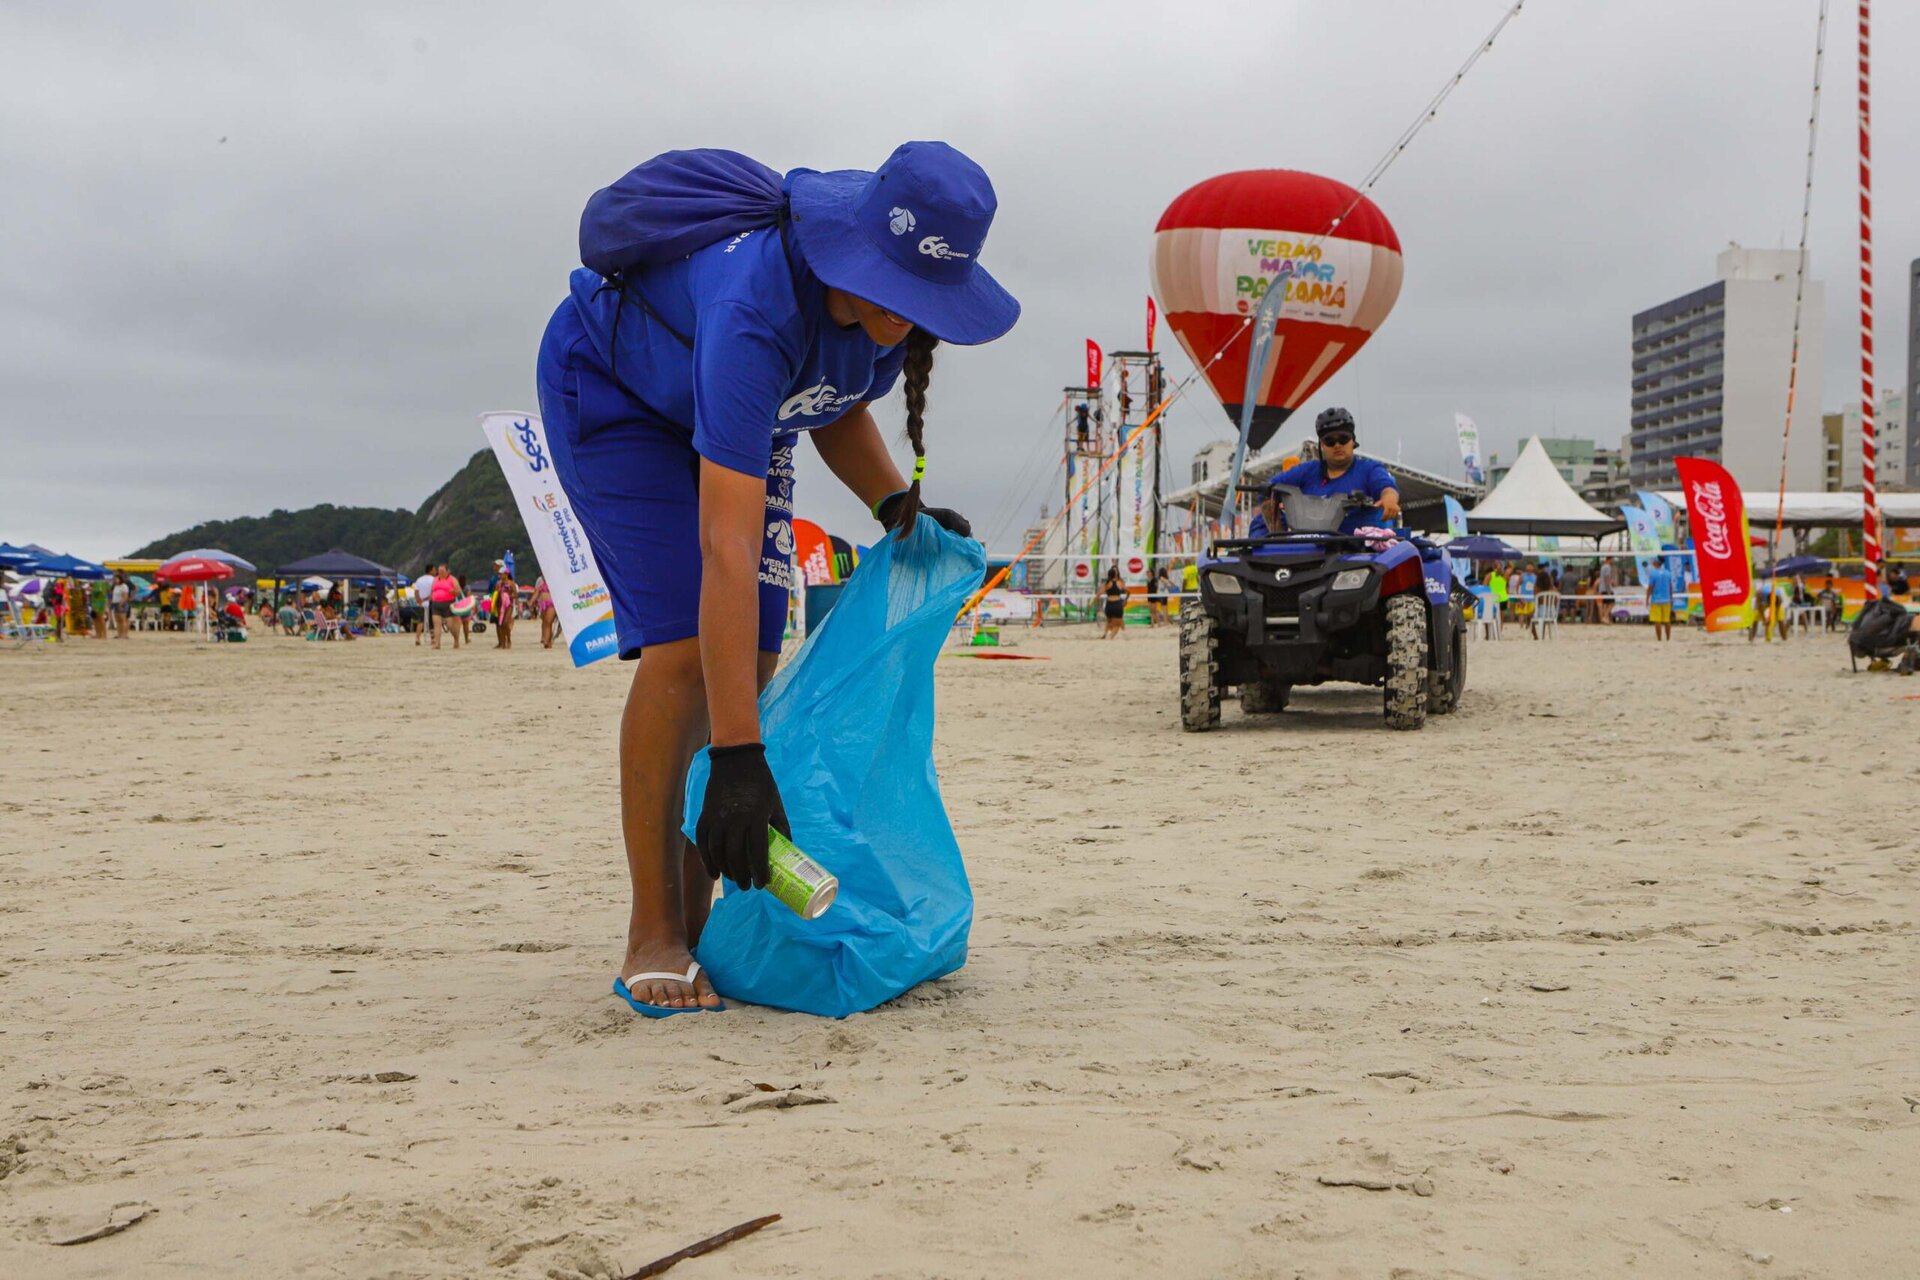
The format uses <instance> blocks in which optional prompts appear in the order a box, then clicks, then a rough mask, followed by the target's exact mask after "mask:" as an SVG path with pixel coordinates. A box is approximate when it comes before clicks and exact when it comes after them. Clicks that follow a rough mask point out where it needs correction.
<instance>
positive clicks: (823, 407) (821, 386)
mask: <svg viewBox="0 0 1920 1280" xmlns="http://www.w3.org/2000/svg"><path fill="white" fill-rule="evenodd" d="M865 394H866V389H865V388H864V387H863V388H861V389H860V390H859V391H854V392H850V393H848V394H846V395H841V394H840V388H838V387H836V386H834V385H833V384H832V383H831V382H819V383H815V384H814V385H813V386H811V387H808V388H807V389H806V390H805V391H797V392H795V393H794V394H793V395H791V396H789V397H787V402H786V403H785V404H783V405H781V406H780V421H782V422H785V421H786V420H787V419H788V418H791V417H794V416H795V415H803V416H805V417H809V418H815V417H818V416H820V415H821V414H823V413H831V414H834V415H836V416H837V415H838V414H839V412H840V411H841V410H842V409H845V408H846V407H847V406H848V405H850V404H852V403H853V402H854V401H856V400H858V399H859V398H860V397H861V396H862V395H865Z"/></svg>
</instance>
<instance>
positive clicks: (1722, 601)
mask: <svg viewBox="0 0 1920 1280" xmlns="http://www.w3.org/2000/svg"><path fill="white" fill-rule="evenodd" d="M1674 466H1675V467H1677V468H1679V471H1680V487H1681V488H1682V489H1684V490H1685V491H1686V494H1687V521H1688V523H1689V524H1690V525H1691V526H1692V529H1693V551H1694V555H1695V556H1696V557H1697V558H1698V560H1699V568H1700V581H1699V589H1700V596H1701V600H1702V603H1703V604H1704V606H1705V608H1706V614H1707V630H1709V631H1741V630H1744V629H1746V628H1747V627H1750V626H1752V625H1753V621H1754V614H1753V559H1752V554H1751V546H1752V543H1751V542H1750V540H1749V538H1748V534H1747V504H1746V500H1745V499H1744V498H1743V497H1741V495H1740V486H1739V485H1737V484H1735V483H1734V482H1733V477H1732V476H1730V475H1728V474H1727V469H1726V468H1725V467H1723V466H1721V465H1720V464H1719V463H1717V462H1708V461H1707V460H1706V459H1705V458H1676V459H1674Z"/></svg>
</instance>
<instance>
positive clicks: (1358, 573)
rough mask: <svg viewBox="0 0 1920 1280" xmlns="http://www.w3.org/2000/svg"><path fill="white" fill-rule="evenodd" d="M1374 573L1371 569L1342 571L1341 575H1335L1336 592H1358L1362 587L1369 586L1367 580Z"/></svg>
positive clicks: (1334, 587)
mask: <svg viewBox="0 0 1920 1280" xmlns="http://www.w3.org/2000/svg"><path fill="white" fill-rule="evenodd" d="M1372 573H1373V570H1371V569H1342V570H1341V571H1340V572H1339V573H1336V574H1334V575H1333V589H1334V590H1335V591H1358V590H1359V589H1360V588H1361V587H1364V586H1366V585H1367V578H1368V577H1369V576H1371V575H1372Z"/></svg>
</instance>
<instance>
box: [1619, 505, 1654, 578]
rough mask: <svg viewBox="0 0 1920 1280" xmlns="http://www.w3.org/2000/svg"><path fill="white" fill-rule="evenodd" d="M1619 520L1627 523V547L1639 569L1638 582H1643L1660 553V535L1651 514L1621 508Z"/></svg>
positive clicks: (1626, 507)
mask: <svg viewBox="0 0 1920 1280" xmlns="http://www.w3.org/2000/svg"><path fill="white" fill-rule="evenodd" d="M1620 518H1621V519H1623V520H1625V521H1626V522H1627V546H1628V548H1629V549H1631V550H1632V552H1633V562H1634V564H1635V565H1636V566H1638V567H1639V570H1640V580H1641V581H1642V582H1645V581H1646V580H1647V573H1648V571H1650V570H1651V569H1652V568H1653V562H1654V560H1655V559H1656V558H1657V557H1658V555H1659V552H1660V534H1659V531H1658V530H1657V529H1655V528H1654V523H1653V513H1652V512H1650V511H1645V510H1642V509H1641V508H1639V507H1628V506H1622V507H1621V508H1620Z"/></svg>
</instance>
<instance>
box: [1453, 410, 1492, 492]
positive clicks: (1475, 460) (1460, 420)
mask: <svg viewBox="0 0 1920 1280" xmlns="http://www.w3.org/2000/svg"><path fill="white" fill-rule="evenodd" d="M1453 430H1454V433H1455V434H1456V435H1458V436H1459V437H1460V465H1461V466H1462V467H1464V468H1465V469H1466V473H1467V481H1468V483H1470V484H1485V483H1486V482H1487V473H1486V470H1485V469H1484V468H1483V467H1482V466H1481V465H1480V428H1479V427H1477V426H1475V425H1474V422H1473V419H1472V418H1469V417H1468V416H1467V415H1466V414H1464V413H1456V414H1454V415H1453Z"/></svg>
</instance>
